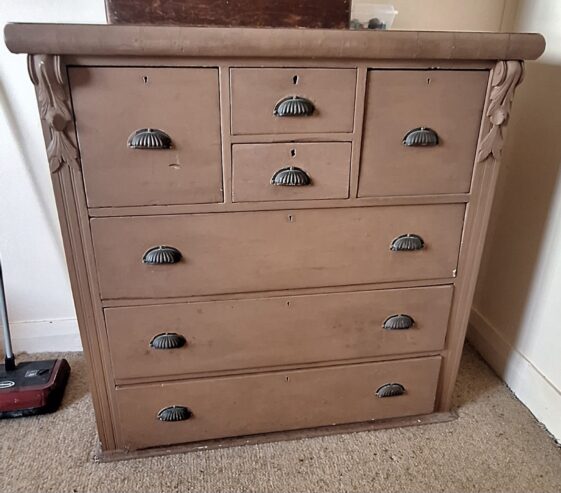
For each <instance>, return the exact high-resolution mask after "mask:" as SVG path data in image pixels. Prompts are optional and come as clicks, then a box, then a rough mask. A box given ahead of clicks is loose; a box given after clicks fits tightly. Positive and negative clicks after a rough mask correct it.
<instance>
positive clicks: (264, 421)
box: [116, 357, 440, 449]
mask: <svg viewBox="0 0 561 493" xmlns="http://www.w3.org/2000/svg"><path fill="white" fill-rule="evenodd" d="M439 370H440V357H431V358H419V359H410V360H400V361H391V362H383V363H368V364H360V365H349V366H338V367H329V368H320V369H308V370H294V371H281V372H275V373H264V374H257V375H245V376H237V377H225V378H211V379H202V380H191V381H183V382H174V383H161V384H160V383H159V384H153V385H146V386H135V387H128V388H123V387H122V388H119V389H117V391H116V402H117V407H118V413H119V419H118V423H119V424H118V426H119V430H118V431H119V435H120V441H121V444H120V446H121V448H125V449H138V448H146V447H153V446H158V445H171V444H175V443H182V442H193V441H199V440H207V439H212V438H223V437H228V436H243V435H252V434H257V433H265V432H272V431H280V430H292V429H300V428H311V427H317V426H327V425H335V424H342V423H353V422H361V421H368V420H373V419H383V418H390V417H399V416H413V415H418V414H428V413H430V412H432V411H433V409H434V400H435V392H436V384H437V380H438V373H439ZM388 383H398V384H401V385H402V386H403V388H404V393H403V394H402V395H394V396H392V397H378V396H377V391H378V389H379V388H380V387H382V386H383V385H385V384H388ZM170 406H183V407H185V408H187V410H183V409H177V408H176V410H177V411H179V412H175V413H174V414H175V416H176V417H182V418H185V417H187V416H189V415H190V416H189V417H188V419H184V420H181V421H161V420H160V419H158V414H159V413H160V411H162V410H164V409H165V408H168V407H170ZM181 411H183V412H181ZM163 414H166V415H168V416H169V414H171V413H169V414H168V413H166V412H164V413H163ZM160 415H162V414H160Z"/></svg>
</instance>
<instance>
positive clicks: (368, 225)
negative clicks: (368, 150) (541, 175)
mask: <svg viewBox="0 0 561 493" xmlns="http://www.w3.org/2000/svg"><path fill="white" fill-rule="evenodd" d="M464 209H465V206H464V205H463V204H450V205H427V206H403V207H368V208H347V209H330V210H302V211H267V212H239V213H238V212H234V213H223V214H192V215H187V216H152V217H126V218H122V217H121V218H119V217H116V218H94V219H92V220H91V227H92V235H93V242H94V249H95V255H96V262H97V266H98V273H99V280H100V285H101V294H102V297H103V298H106V299H112V298H169V297H179V296H190V295H198V294H219V293H243V292H254V291H267V290H276V289H296V288H306V287H319V286H337V285H349V284H368V283H373V282H383V281H399V280H410V281H412V280H418V279H427V280H428V279H437V278H447V277H450V276H452V275H453V274H454V270H455V268H456V263H457V259H458V249H459V244H460V236H461V231H462V225H463V215H464ZM409 233H414V234H417V235H419V236H420V237H421V238H423V240H424V242H425V247H424V248H423V249H422V250H418V251H408V252H404V251H401V252H395V251H391V250H390V245H391V243H392V241H393V240H394V239H395V238H396V237H398V236H400V235H403V234H409ZM157 245H167V246H172V247H174V248H176V249H178V250H179V251H180V252H181V253H182V259H181V261H180V262H178V263H176V264H171V265H147V264H143V263H142V258H143V255H144V253H145V252H146V251H147V250H149V249H150V248H152V247H155V246H157Z"/></svg>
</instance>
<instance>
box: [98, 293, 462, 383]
mask: <svg viewBox="0 0 561 493" xmlns="http://www.w3.org/2000/svg"><path fill="white" fill-rule="evenodd" d="M451 301H452V287H451V286H435V287H429V288H411V289H392V290H380V291H364V292H353V293H333V294H317V295H303V296H283V297H278V298H277V297H275V298H262V299H247V300H234V301H230V300H229V301H214V302H201V303H182V304H169V305H155V306H143V307H126V308H108V309H106V310H105V319H106V323H107V334H108V337H109V346H110V352H111V361H112V365H113V373H114V375H115V378H116V379H126V378H143V377H144V378H147V377H152V378H153V377H158V376H166V375H174V374H187V373H197V372H204V371H226V370H241V369H248V368H263V367H273V366H279V365H291V364H304V363H313V362H321V361H335V360H342V359H353V358H365V357H371V356H381V355H396V354H407V353H412V352H419V351H431V350H435V351H437V350H440V349H442V348H443V346H444V338H445V335H446V328H447V324H448V315H449V312H450V304H451ZM264 321H265V323H264ZM165 334H167V335H165ZM162 346H165V347H170V348H169V349H164V348H162ZM175 346H178V347H175Z"/></svg>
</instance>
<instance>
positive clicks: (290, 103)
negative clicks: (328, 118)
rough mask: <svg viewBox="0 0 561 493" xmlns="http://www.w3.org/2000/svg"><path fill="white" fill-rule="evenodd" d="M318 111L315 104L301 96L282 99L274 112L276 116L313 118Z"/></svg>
mask: <svg viewBox="0 0 561 493" xmlns="http://www.w3.org/2000/svg"><path fill="white" fill-rule="evenodd" d="M315 110H316V108H315V106H314V103H312V102H311V101H310V100H309V99H306V98H303V97H300V96H289V97H287V98H283V99H281V100H280V101H279V102H278V103H277V104H276V105H275V109H274V110H273V115H275V116H281V117H284V116H311V115H313V114H314V111H315Z"/></svg>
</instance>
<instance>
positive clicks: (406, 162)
mask: <svg viewBox="0 0 561 493" xmlns="http://www.w3.org/2000/svg"><path fill="white" fill-rule="evenodd" d="M488 77H489V73H488V72H487V71H469V70H462V71H446V70H430V71H420V70H407V71H403V70H371V71H369V72H368V89H367V103H366V113H365V126H364V138H363V149H362V158H361V167H360V182H359V196H360V197H366V196H380V195H418V194H442V193H463V192H468V191H469V190H470V183H471V175H472V170H473V164H474V158H475V149H476V145H477V138H478V135H479V127H480V124H481V118H482V112H483V102H484V99H485V93H486V90H487V81H488ZM420 128H425V129H429V130H424V131H419V130H417V131H415V129H420ZM412 131H414V132H412ZM431 131H432V132H431ZM435 134H436V139H435ZM406 136H408V137H407V141H408V144H409V145H405V143H404V139H405V138H406ZM422 143H425V144H435V145H420V144H422Z"/></svg>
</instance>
